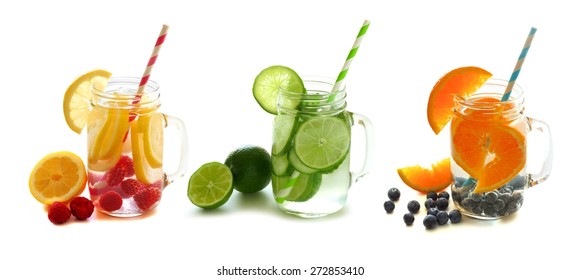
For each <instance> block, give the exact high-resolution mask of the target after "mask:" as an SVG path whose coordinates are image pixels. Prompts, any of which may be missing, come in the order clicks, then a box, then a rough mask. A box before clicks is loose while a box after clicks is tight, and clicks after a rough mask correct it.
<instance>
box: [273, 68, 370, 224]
mask: <svg viewBox="0 0 580 280" xmlns="http://www.w3.org/2000/svg"><path fill="white" fill-rule="evenodd" d="M303 82H304V86H305V88H306V89H307V92H306V93H304V92H291V91H288V90H285V89H280V90H279V92H278V103H277V109H278V113H277V115H276V117H275V119H274V125H273V141H272V172H273V174H272V189H273V193H274V198H275V200H276V203H277V204H278V207H279V208H280V209H281V210H282V211H284V212H286V213H289V214H294V215H297V216H300V217H307V218H309V217H320V216H325V215H328V214H331V213H334V212H337V211H339V210H340V209H342V208H343V207H344V205H345V204H346V200H347V194H348V190H349V188H350V186H351V185H352V184H353V183H354V182H356V181H357V180H358V179H359V178H361V177H362V176H364V175H365V174H367V172H368V170H369V163H370V162H371V155H372V149H373V127H372V124H371V122H370V121H369V119H367V118H366V117H364V116H362V115H359V114H355V113H351V112H348V111H347V110H346V91H345V89H344V88H342V89H340V90H339V91H337V92H335V93H331V89H332V87H333V80H332V79H328V78H322V77H305V79H304V81H303ZM354 124H360V125H362V126H363V127H364V131H365V138H366V142H365V143H366V145H365V150H366V153H365V159H364V164H363V166H362V170H360V171H359V172H351V171H350V159H351V154H350V150H351V126H353V125H354Z"/></svg>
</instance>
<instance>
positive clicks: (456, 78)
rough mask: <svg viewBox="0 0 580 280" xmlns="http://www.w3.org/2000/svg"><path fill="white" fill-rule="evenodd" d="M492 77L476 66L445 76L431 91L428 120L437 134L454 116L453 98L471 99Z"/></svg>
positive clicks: (457, 70) (454, 71)
mask: <svg viewBox="0 0 580 280" xmlns="http://www.w3.org/2000/svg"><path fill="white" fill-rule="evenodd" d="M490 77H491V73H489V72H487V71H486V70H484V69H481V68H479V67H474V66H468V67H461V68H457V69H455V70H452V71H451V72H449V73H447V74H445V75H444V76H443V77H442V78H441V79H439V81H437V83H436V84H435V86H434V87H433V89H432V90H431V95H430V96H429V103H428V104H427V118H428V120H429V125H430V126H431V128H432V129H433V132H435V134H439V132H441V130H442V129H443V128H444V127H445V125H447V123H448V122H449V121H450V120H451V117H452V116H453V111H452V109H453V106H454V102H453V98H454V97H455V96H456V95H460V96H463V97H466V98H467V97H469V96H470V95H471V94H472V93H474V92H476V91H477V90H478V89H479V88H480V87H481V86H482V85H483V84H484V83H485V81H487V80H488V79H489V78H490Z"/></svg>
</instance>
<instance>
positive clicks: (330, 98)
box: [281, 19, 371, 201]
mask: <svg viewBox="0 0 580 280" xmlns="http://www.w3.org/2000/svg"><path fill="white" fill-rule="evenodd" d="M370 24H371V22H370V21H369V20H366V19H365V21H364V22H363V25H362V27H361V28H360V30H359V32H358V35H356V40H355V41H354V44H353V45H352V48H351V49H350V52H348V56H347V57H346V61H345V62H344V65H343V66H342V70H340V73H339V74H338V77H337V78H336V81H335V82H334V86H333V87H332V90H331V91H330V95H329V96H328V99H327V102H332V101H334V99H335V98H336V92H338V91H339V90H340V88H341V87H342V83H343V81H344V78H345V77H346V74H347V73H348V69H350V64H351V63H352V60H353V59H354V57H355V56H356V53H357V52H358V48H359V46H360V43H361V42H362V39H363V38H364V36H365V34H366V33H367V29H369V25H370ZM298 176H300V172H298V171H294V172H293V173H292V175H291V176H290V180H289V181H288V183H286V186H285V187H286V188H290V187H293V186H294V184H296V181H298ZM288 190H289V189H288ZM281 201H282V200H281Z"/></svg>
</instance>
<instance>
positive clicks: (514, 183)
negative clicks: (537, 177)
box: [508, 176, 526, 188]
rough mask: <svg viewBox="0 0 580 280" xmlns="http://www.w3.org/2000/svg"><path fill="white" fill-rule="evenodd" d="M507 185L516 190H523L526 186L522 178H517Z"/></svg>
mask: <svg viewBox="0 0 580 280" xmlns="http://www.w3.org/2000/svg"><path fill="white" fill-rule="evenodd" d="M508 184H509V185H511V186H514V187H516V188H523V187H525V186H526V179H525V177H524V176H517V177H515V178H514V179H513V180H511V181H510V182H509V183H508Z"/></svg>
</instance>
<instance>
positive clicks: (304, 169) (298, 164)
mask: <svg viewBox="0 0 580 280" xmlns="http://www.w3.org/2000/svg"><path fill="white" fill-rule="evenodd" d="M288 160H289V161H290V165H291V166H292V167H293V168H294V169H296V170H297V171H298V172H300V173H304V174H313V173H316V172H318V170H316V169H314V168H310V167H308V166H306V165H304V163H302V161H300V159H298V156H297V155H296V151H294V149H292V150H290V152H289V153H288Z"/></svg>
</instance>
